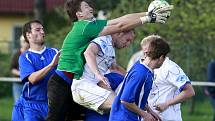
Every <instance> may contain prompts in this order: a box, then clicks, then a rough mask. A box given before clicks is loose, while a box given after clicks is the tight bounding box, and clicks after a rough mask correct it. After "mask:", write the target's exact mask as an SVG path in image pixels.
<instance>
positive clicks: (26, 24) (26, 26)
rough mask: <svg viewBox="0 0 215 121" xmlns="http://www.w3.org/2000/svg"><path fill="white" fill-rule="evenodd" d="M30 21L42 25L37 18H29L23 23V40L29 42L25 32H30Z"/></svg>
mask: <svg viewBox="0 0 215 121" xmlns="http://www.w3.org/2000/svg"><path fill="white" fill-rule="evenodd" d="M32 23H38V24H41V25H42V22H40V21H39V20H31V21H29V22H27V23H25V24H24V26H23V28H22V35H23V36H24V38H25V40H26V41H27V42H28V43H29V40H28V38H27V36H26V33H27V32H31V24H32Z"/></svg>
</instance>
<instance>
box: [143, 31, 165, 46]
mask: <svg viewBox="0 0 215 121" xmlns="http://www.w3.org/2000/svg"><path fill="white" fill-rule="evenodd" d="M161 38H162V37H161V36H159V35H155V34H152V35H149V36H147V37H145V38H143V40H142V41H141V42H140V45H141V46H145V45H147V44H148V43H149V42H150V41H152V40H154V39H161Z"/></svg>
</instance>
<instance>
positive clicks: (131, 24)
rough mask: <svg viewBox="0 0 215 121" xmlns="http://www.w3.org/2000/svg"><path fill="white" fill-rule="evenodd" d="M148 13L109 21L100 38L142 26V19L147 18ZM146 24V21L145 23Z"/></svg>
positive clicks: (129, 15)
mask: <svg viewBox="0 0 215 121" xmlns="http://www.w3.org/2000/svg"><path fill="white" fill-rule="evenodd" d="M145 15H146V13H145V12H142V13H134V14H128V15H125V16H122V17H119V18H116V19H113V20H109V21H108V23H107V26H105V27H104V29H103V30H102V31H101V32H100V34H99V36H103V35H109V34H113V33H117V32H122V31H127V30H131V29H133V28H135V27H137V26H140V25H141V24H142V22H141V19H140V17H142V16H145ZM144 22H145V23H146V21H144Z"/></svg>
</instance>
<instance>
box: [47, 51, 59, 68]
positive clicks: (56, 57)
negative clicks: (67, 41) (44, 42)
mask: <svg viewBox="0 0 215 121" xmlns="http://www.w3.org/2000/svg"><path fill="white" fill-rule="evenodd" d="M60 54H61V50H60V51H58V52H57V53H56V55H55V56H54V58H53V60H52V62H51V63H50V65H51V66H52V67H54V66H56V65H57V64H58V61H59V58H60Z"/></svg>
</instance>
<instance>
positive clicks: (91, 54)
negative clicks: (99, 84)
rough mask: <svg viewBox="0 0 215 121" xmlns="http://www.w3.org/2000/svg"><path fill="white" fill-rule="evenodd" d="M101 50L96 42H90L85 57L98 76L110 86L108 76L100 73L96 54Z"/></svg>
mask: <svg viewBox="0 0 215 121" xmlns="http://www.w3.org/2000/svg"><path fill="white" fill-rule="evenodd" d="M98 52H99V47H98V45H97V44H95V43H90V44H89V46H88V47H87V49H86V50H85V52H84V57H85V59H86V62H87V64H88V66H89V68H90V69H91V71H92V72H93V73H94V74H95V76H96V78H97V79H99V80H101V81H103V82H104V83H105V84H106V85H107V86H108V87H110V85H109V83H108V82H107V80H106V78H105V77H104V76H103V75H102V74H101V73H100V71H99V69H98V66H97V63H96V56H97V54H98Z"/></svg>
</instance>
